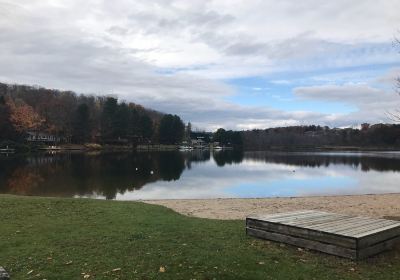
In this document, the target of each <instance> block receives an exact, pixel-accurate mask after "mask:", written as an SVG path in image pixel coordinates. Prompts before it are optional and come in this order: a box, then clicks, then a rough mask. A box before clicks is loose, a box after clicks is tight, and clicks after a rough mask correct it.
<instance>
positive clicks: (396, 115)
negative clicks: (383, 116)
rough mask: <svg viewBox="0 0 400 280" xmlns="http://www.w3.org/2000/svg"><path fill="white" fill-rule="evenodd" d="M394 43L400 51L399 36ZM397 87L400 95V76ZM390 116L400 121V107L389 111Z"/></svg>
mask: <svg viewBox="0 0 400 280" xmlns="http://www.w3.org/2000/svg"><path fill="white" fill-rule="evenodd" d="M394 45H395V47H397V48H399V53H400V39H399V37H395V38H394ZM395 89H396V92H397V94H398V95H400V77H397V78H396V81H395ZM387 114H388V116H389V119H391V120H392V121H394V122H400V109H396V110H394V111H392V112H388V113H387Z"/></svg>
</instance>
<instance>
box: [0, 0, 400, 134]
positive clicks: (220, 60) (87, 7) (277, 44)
mask: <svg viewBox="0 0 400 280" xmlns="http://www.w3.org/2000/svg"><path fill="white" fill-rule="evenodd" d="M399 8H400V2H399V1H395V0H384V1H380V2H379V4H377V3H376V1H370V0H368V1H364V0H363V1H361V0H359V1H351V3H350V2H348V1H343V0H340V1H334V2H330V3H325V4H324V5H322V4H321V3H320V1H316V0H312V1H311V0H306V1H302V2H301V3H300V2H293V1H279V3H277V2H276V1H261V0H251V1H241V0H230V1H226V0H219V1H211V0H208V1H204V0H192V1H190V2H189V1H184V0H174V1H166V0H151V1H131V0H120V1H117V2H115V1H106V0H88V1H84V2H82V1H78V0H70V1H62V0H31V1H22V0H13V1H10V0H0V65H1V67H0V80H1V81H4V82H10V83H26V84H39V85H42V86H46V87H52V88H60V89H68V90H75V91H78V92H80V93H97V94H107V93H114V94H117V95H118V96H119V97H120V98H122V99H125V100H128V101H134V102H137V103H141V104H144V105H145V106H148V107H151V108H154V109H157V110H160V111H164V112H169V113H176V114H179V115H181V116H183V117H184V119H185V120H186V121H192V122H193V123H194V124H195V125H196V126H198V127H202V128H207V129H214V128H217V127H219V126H225V127H227V128H238V129H245V128H255V127H270V126H279V125H292V124H308V123H313V122H315V121H316V120H317V121H318V122H320V123H335V120H338V123H341V124H342V123H348V124H350V123H353V122H358V121H359V119H361V117H362V116H363V115H352V116H346V117H349V118H350V117H354V119H348V121H347V122H345V117H341V116H340V115H329V114H320V113H315V112H312V111H308V112H305V111H304V110H301V108H299V109H296V110H291V111H289V110H287V111H286V110H282V109H280V110H278V109H274V108H272V107H269V106H244V105H241V104H239V103H234V102H231V101H227V100H229V99H228V97H230V96H232V95H234V94H236V91H237V90H238V89H236V88H234V87H232V86H230V85H228V84H227V83H226V80H227V79H233V78H243V77H252V76H263V77H266V76H268V75H276V76H279V73H285V71H286V72H287V71H293V72H299V73H302V72H305V71H319V70H321V69H326V68H335V69H340V68H341V67H348V66H352V67H356V66H360V65H369V64H385V63H394V62H396V61H397V59H398V57H397V53H396V51H395V50H392V49H391V40H392V36H393V33H394V30H396V28H397V27H398V26H397V25H398V10H399ZM366 18H368V20H366ZM283 75H284V74H283ZM274 80H275V82H276V84H287V85H289V83H290V85H292V81H291V80H290V79H286V78H285V77H282V76H279V77H277V78H276V79H275V78H274ZM294 86H295V85H294ZM366 87H367V88H362V87H361V86H360V87H358V86H346V88H330V89H329V88H298V89H296V90H295V96H297V98H302V99H308V100H324V101H326V102H333V101H335V102H336V101H337V102H341V101H342V100H343V99H345V98H347V97H346V96H347V95H352V94H354V99H353V100H352V98H350V97H348V98H347V100H348V102H349V103H352V104H353V103H354V100H358V101H357V102H359V103H357V104H361V105H359V109H360V112H364V110H367V109H370V108H371V105H368V104H367V103H368V102H372V101H373V100H374V98H375V95H377V94H379V92H380V89H379V88H373V87H369V88H368V86H366ZM364 89H365V90H366V96H367V97H365V96H363V95H362V94H360V91H361V90H364ZM332 90H333V91H336V90H338V91H339V92H340V94H342V95H341V96H337V95H335V94H334V93H332ZM272 93H273V92H271V94H272ZM338 94H339V93H338ZM325 95H326V96H330V97H323V96H325ZM382 95H383V96H385V98H384V99H382V100H381V101H379V103H378V104H379V106H382V107H379V106H378V105H376V106H375V105H374V106H372V107H373V109H374V110H375V111H376V112H378V110H381V111H382V108H387V106H386V103H384V101H385V102H387V103H390V101H389V98H388V97H386V96H388V93H387V92H386V93H383V94H382ZM274 96H276V97H278V96H279V93H274ZM321 96H322V97H321ZM335 96H336V97H335ZM368 98H370V99H368ZM281 100H284V99H281ZM368 100H369V101H368ZM357 106H358V105H357ZM368 106H370V107H368ZM360 114H361V113H360ZM374 116H378V113H376V114H374ZM375 120H379V118H377V119H375ZM335 124H336V123H335Z"/></svg>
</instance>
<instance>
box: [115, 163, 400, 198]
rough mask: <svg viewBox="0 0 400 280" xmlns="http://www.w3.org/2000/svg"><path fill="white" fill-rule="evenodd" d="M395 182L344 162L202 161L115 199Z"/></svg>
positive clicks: (350, 189) (336, 190)
mask: <svg viewBox="0 0 400 280" xmlns="http://www.w3.org/2000/svg"><path fill="white" fill-rule="evenodd" d="M293 171H294V172H293ZM399 179H400V173H398V172H377V171H370V172H362V171H361V169H360V167H354V166H351V165H344V164H335V165H329V167H325V166H321V167H319V168H310V167H303V166H293V165H290V166H289V165H284V164H275V163H265V162H262V161H251V160H245V161H243V162H242V163H241V164H233V165H225V166H224V167H223V168H215V165H214V163H213V162H207V163H205V164H202V165H195V166H193V168H192V169H191V171H190V172H184V173H183V174H182V176H181V178H180V180H179V181H175V182H161V181H158V182H154V183H151V184H148V185H146V186H145V187H144V188H142V189H140V190H136V191H134V192H127V193H125V194H124V195H119V196H117V199H172V198H173V199H179V198H216V197H221V198H222V197H271V196H310V195H338V194H369V193H394V192H399V191H400V186H399V185H398V184H397V183H396V182H397V181H398V180H399Z"/></svg>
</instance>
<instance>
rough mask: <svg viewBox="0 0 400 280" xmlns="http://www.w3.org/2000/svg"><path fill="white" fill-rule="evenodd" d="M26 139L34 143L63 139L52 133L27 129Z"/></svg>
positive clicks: (54, 141) (53, 141)
mask: <svg viewBox="0 0 400 280" xmlns="http://www.w3.org/2000/svg"><path fill="white" fill-rule="evenodd" d="M26 135H27V136H26V141H28V142H31V143H32V142H34V143H59V142H61V141H63V137H59V136H56V135H53V134H49V133H45V132H33V131H28V132H27V133H26Z"/></svg>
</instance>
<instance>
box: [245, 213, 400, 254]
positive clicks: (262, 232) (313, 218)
mask: <svg viewBox="0 0 400 280" xmlns="http://www.w3.org/2000/svg"><path fill="white" fill-rule="evenodd" d="M246 234H247V235H249V236H254V237H258V238H262V239H267V240H272V241H276V242H282V243H286V244H290V245H294V246H297V247H303V248H308V249H311V250H316V251H320V252H324V253H328V254H331V255H336V256H340V257H345V258H350V259H353V260H360V259H364V258H367V257H369V256H372V255H376V254H378V253H380V252H382V251H385V250H389V249H391V248H392V247H393V245H394V244H395V243H397V242H400V222H398V221H392V220H384V219H371V218H365V217H356V216H348V215H341V214H333V213H326V212H320V211H312V210H309V211H296V212H289V213H279V214H273V215H251V216H248V217H247V218H246Z"/></svg>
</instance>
